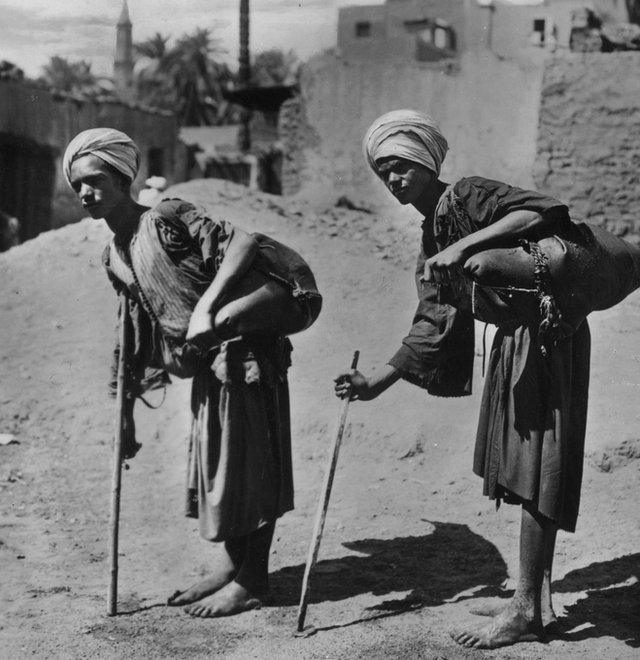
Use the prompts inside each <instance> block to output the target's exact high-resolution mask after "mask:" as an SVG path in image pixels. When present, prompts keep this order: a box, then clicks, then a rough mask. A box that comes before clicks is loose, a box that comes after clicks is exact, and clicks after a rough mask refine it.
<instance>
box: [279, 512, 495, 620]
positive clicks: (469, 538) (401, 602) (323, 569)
mask: <svg viewBox="0 0 640 660" xmlns="http://www.w3.org/2000/svg"><path fill="white" fill-rule="evenodd" d="M431 524H432V525H433V526H434V530H433V532H432V533H431V534H428V535H425V536H407V537H399V538H394V539H385V540H381V539H363V540H360V541H350V542H347V543H344V544H343V545H344V547H345V548H347V549H348V550H352V551H355V552H358V553H362V554H365V555H366V556H355V555H348V556H346V557H341V558H339V559H329V560H325V561H319V562H318V563H317V564H316V566H315V569H314V570H313V572H312V573H311V578H310V582H309V590H308V602H309V603H319V602H323V601H338V600H342V599H345V598H350V597H352V596H357V595H359V594H365V593H372V594H374V595H376V596H384V595H386V594H391V593H394V592H398V591H409V592H410V593H409V594H408V595H406V596H404V597H402V598H396V599H390V600H383V601H381V602H380V603H378V604H376V605H374V606H373V607H370V608H368V609H369V610H370V611H374V612H375V611H379V612H380V614H378V615H376V614H373V615H372V616H371V617H370V618H374V619H375V618H381V617H386V616H393V615H394V614H401V613H403V612H407V611H410V610H415V609H419V608H420V607H424V606H430V605H440V604H442V603H444V602H445V601H447V600H450V599H453V598H454V597H455V596H457V595H458V594H462V592H467V591H470V590H474V589H477V588H479V587H483V586H485V585H487V586H488V588H489V591H490V593H491V594H494V593H497V592H498V591H499V585H500V583H502V582H503V581H504V580H505V578H506V577H507V573H506V564H505V562H504V560H503V559H502V556H501V555H500V553H499V552H498V550H497V548H496V547H495V546H494V545H493V544H492V543H490V542H489V541H487V540H486V539H484V538H483V537H482V536H479V535H478V534H475V533H474V532H472V531H471V530H470V529H469V528H468V527H467V526H466V525H459V524H454V523H444V522H432V523H431ZM303 573H304V565H302V564H300V565H298V566H289V567H286V568H283V569H281V570H280V571H277V572H275V573H273V574H272V575H271V576H270V580H271V589H272V594H273V598H274V601H273V604H274V605H277V606H291V605H297V604H298V601H299V599H300V586H301V584H302V576H303ZM462 597H464V596H462ZM367 620H369V618H367ZM358 622H359V621H357V622H351V624H353V623H358Z"/></svg>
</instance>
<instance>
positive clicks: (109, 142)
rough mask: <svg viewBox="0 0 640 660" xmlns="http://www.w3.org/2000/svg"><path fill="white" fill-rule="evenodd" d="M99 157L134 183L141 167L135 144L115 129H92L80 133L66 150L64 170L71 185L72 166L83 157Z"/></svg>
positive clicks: (138, 151) (63, 162)
mask: <svg viewBox="0 0 640 660" xmlns="http://www.w3.org/2000/svg"><path fill="white" fill-rule="evenodd" d="M89 155H92V156H97V157H98V158H100V159H102V160H103V161H104V162H105V163H107V164H108V165H111V167H114V168H115V169H116V170H118V172H121V173H122V174H124V176H126V177H127V178H129V179H131V181H133V180H134V179H135V178H136V174H137V173H138V168H139V167H140V150H139V149H138V147H137V146H136V144H135V142H134V141H133V140H132V139H131V138H130V137H129V136H128V135H127V134H126V133H123V132H122V131H117V130H116V129H115V128H90V129H89V130H87V131H82V133H78V135H76V136H75V137H74V138H73V140H71V142H69V146H68V147H67V148H66V150H65V152H64V157H63V159H62V169H63V171H64V176H65V178H66V179H67V183H68V184H69V185H71V164H72V163H73V161H74V160H76V159H77V158H81V157H82V156H89Z"/></svg>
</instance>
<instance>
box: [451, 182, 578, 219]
mask: <svg viewBox="0 0 640 660" xmlns="http://www.w3.org/2000/svg"><path fill="white" fill-rule="evenodd" d="M454 192H455V194H456V197H457V198H458V199H459V200H460V201H461V202H462V205H463V206H464V208H465V210H466V211H467V213H468V215H469V217H470V218H471V220H472V222H473V223H474V225H475V228H476V229H481V228H482V227H485V226H487V225H490V224H492V223H494V222H497V221H498V220H500V219H501V218H504V216H505V215H507V214H508V213H511V212H512V211H518V210H528V211H534V212H535V213H539V214H540V215H541V216H542V217H544V218H550V219H553V220H555V221H556V222H557V223H558V227H560V226H561V225H562V224H563V223H568V222H570V219H569V209H568V207H567V205H566V204H563V203H562V202H561V201H559V200H557V199H555V198H554V197H549V196H548V195H544V194H542V193H539V192H536V191H533V190H525V189H523V188H517V187H515V186H509V185H507V184H506V183H501V182H500V181H493V180H492V179H485V178H483V177H479V176H473V177H468V178H465V179H460V180H459V181H458V182H457V183H456V184H455V185H454Z"/></svg>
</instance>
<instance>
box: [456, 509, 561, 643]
mask: <svg viewBox="0 0 640 660" xmlns="http://www.w3.org/2000/svg"><path fill="white" fill-rule="evenodd" d="M554 530H555V526H554V525H553V523H552V522H551V521H550V520H549V519H547V518H545V517H544V516H541V515H540V514H539V513H537V512H532V511H529V510H528V509H527V507H526V506H523V507H522V522H521V526H520V575H519V577H518V585H517V587H516V592H515V594H514V595H513V599H512V600H511V602H510V603H509V605H508V606H507V607H506V608H505V609H504V610H503V611H502V612H501V613H500V614H498V615H497V616H496V617H494V619H493V620H492V621H491V622H490V623H488V624H487V625H485V626H482V627H480V628H463V629H459V630H456V631H452V632H451V637H452V638H453V639H454V641H456V642H457V643H458V644H460V645H462V646H466V647H470V648H480V649H491V648H497V647H499V646H507V645H509V644H515V643H516V642H523V641H532V640H535V639H538V638H539V637H540V636H541V635H542V632H543V627H542V617H541V606H540V598H541V593H542V579H543V575H544V571H545V558H546V557H545V550H546V549H548V548H549V535H550V534H551V533H552V532H553V531H554Z"/></svg>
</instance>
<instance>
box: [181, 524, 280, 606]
mask: <svg viewBox="0 0 640 660" xmlns="http://www.w3.org/2000/svg"><path fill="white" fill-rule="evenodd" d="M274 529H275V523H269V524H268V525H263V526H262V527H260V528H259V529H257V530H256V531H255V532H252V533H251V534H249V535H248V536H246V537H245V538H246V552H245V554H244V560H243V562H242V565H241V566H240V569H239V570H238V572H237V574H236V575H235V577H234V579H233V580H231V581H230V582H229V583H228V584H226V585H225V586H224V587H222V588H221V589H220V590H218V591H216V592H215V593H213V594H212V595H211V596H209V597H208V598H205V599H204V600H202V601H201V602H198V603H193V604H192V605H188V606H187V607H185V608H184V609H185V612H187V613H188V614H191V616H198V617H219V616H230V615H232V614H238V613H239V612H244V611H246V610H251V609H254V608H257V607H260V606H261V605H262V601H261V599H262V598H264V597H265V596H266V595H267V593H268V591H269V553H270V551H271V541H272V539H273V532H274Z"/></svg>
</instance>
